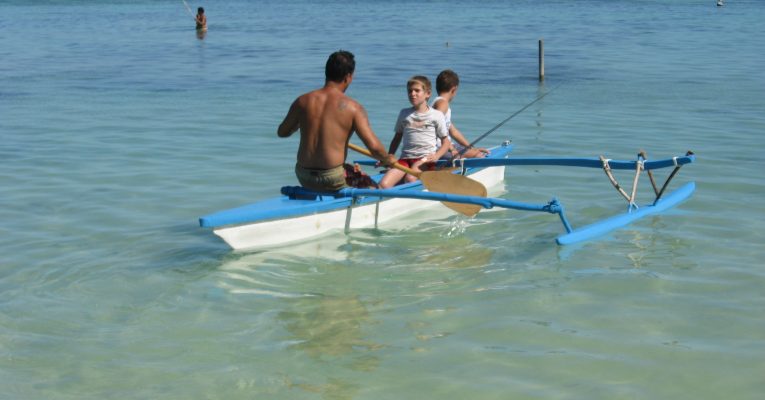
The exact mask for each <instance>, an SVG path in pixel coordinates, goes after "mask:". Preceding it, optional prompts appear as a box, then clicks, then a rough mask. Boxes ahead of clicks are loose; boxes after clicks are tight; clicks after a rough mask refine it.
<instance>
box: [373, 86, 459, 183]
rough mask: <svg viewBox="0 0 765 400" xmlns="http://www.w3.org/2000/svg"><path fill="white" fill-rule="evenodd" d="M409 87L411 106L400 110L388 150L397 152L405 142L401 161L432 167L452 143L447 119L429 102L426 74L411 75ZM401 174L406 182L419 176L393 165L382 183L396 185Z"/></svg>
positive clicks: (411, 164) (420, 167)
mask: <svg viewBox="0 0 765 400" xmlns="http://www.w3.org/2000/svg"><path fill="white" fill-rule="evenodd" d="M406 90H407V94H408V96H409V103H411V104H412V107H407V108H404V109H403V110H401V112H400V113H399V115H398V120H397V121H396V128H395V135H394V136H393V140H391V142H390V148H389V149H388V153H390V154H395V153H396V150H397V149H398V146H399V144H402V142H403V145H402V147H401V156H400V159H399V160H398V162H399V164H401V165H403V166H405V167H409V168H411V169H413V170H415V171H422V170H429V169H433V167H434V165H435V164H434V163H435V161H437V160H438V159H439V158H441V157H442V156H443V155H444V154H446V152H447V151H448V150H449V148H450V147H451V140H449V131H448V127H447V126H446V119H445V117H444V114H443V113H442V112H441V111H438V110H435V109H433V108H431V107H430V106H428V99H430V94H431V90H432V89H431V85H430V80H429V79H428V78H427V77H424V76H422V75H416V76H413V77H411V78H410V79H409V81H408V82H407V83H406ZM439 139H440V144H439ZM402 178H403V179H404V181H405V182H414V181H416V180H417V177H416V176H413V175H409V174H407V173H405V172H403V171H401V170H398V169H390V170H388V172H386V173H385V176H383V178H382V180H381V181H380V187H381V188H389V187H392V186H394V185H397V184H398V183H399V182H400V181H401V180H402Z"/></svg>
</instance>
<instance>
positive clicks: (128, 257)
mask: <svg viewBox="0 0 765 400" xmlns="http://www.w3.org/2000/svg"><path fill="white" fill-rule="evenodd" d="M219 3H224V2H211V3H209V4H193V3H191V4H190V5H191V6H192V8H195V7H197V6H199V5H202V6H204V7H205V8H206V10H207V15H208V20H209V32H208V33H207V35H206V36H205V37H203V38H198V37H197V35H196V33H195V31H194V29H193V26H194V25H193V20H192V19H191V17H190V16H189V15H188V14H187V13H186V10H185V8H184V6H183V3H182V2H181V1H140V2H126V1H116V0H113V1H92V0H81V1H8V0H6V1H3V2H2V3H0V42H2V45H1V46H0V82H1V83H2V84H0V254H2V256H0V388H2V393H3V395H2V396H0V397H3V398H9V399H41V398H45V399H83V398H99V399H104V398H114V399H128V398H130V399H146V398H151V399H176V398H210V399H238V398H243V399H244V398H247V399H249V398H268V399H415V398H417V399H506V398H544V399H554V398H585V399H593V398H603V399H615V398H618V399H657V398H665V399H666V398H693V399H720V398H736V399H755V398H760V396H761V393H763V391H765V380H763V376H765V313H764V312H763V310H765V294H764V293H765V292H764V291H763V287H765V268H764V267H763V266H762V258H763V256H765V251H763V244H765V229H764V228H765V202H763V194H765V180H764V179H763V178H762V171H763V167H765V162H764V161H763V156H762V154H761V150H762V149H763V145H764V144H765V139H763V132H765V96H764V95H763V93H765V91H763V89H765V69H763V65H765V55H763V54H764V53H763V51H762V49H763V45H765V25H763V23H762V21H763V20H765V2H762V1H759V0H749V1H733V0H731V1H728V2H727V4H726V5H725V6H724V7H716V6H715V5H714V1H712V0H704V1H692V0H677V1H671V2H669V1H658V0H654V1H652V0H647V1H626V0H614V1H594V0H590V1H531V0H529V1H514V2H512V3H510V2H500V1H482V2H469V1H464V2H456V1H441V2H418V3H416V4H414V3H410V2H385V3H378V2H372V1H357V2H309V1H295V2H277V1H266V2H247V1H229V2H225V4H219ZM540 38H544V41H545V52H546V57H545V67H546V79H545V82H544V83H543V84H540V83H539V82H538V80H537V77H536V75H537V58H536V57H537V41H538V40H539V39H540ZM340 48H343V49H348V50H351V51H353V52H354V53H355V54H356V57H357V73H356V78H355V80H354V83H353V85H352V86H351V88H350V90H349V94H350V95H351V96H353V97H355V98H357V99H358V100H359V101H361V102H362V103H363V104H364V105H365V106H366V108H367V110H368V111H369V114H370V119H371V121H372V125H373V128H374V129H375V130H376V131H377V133H378V135H379V136H380V137H381V138H382V140H383V141H384V142H386V143H387V142H388V141H389V140H390V138H391V136H392V132H391V131H392V126H393V123H394V122H395V117H396V115H397V113H398V110H399V109H400V108H402V107H404V106H406V105H407V101H406V97H405V93H404V82H405V81H406V79H407V78H408V77H409V76H410V75H413V74H427V75H429V76H430V77H431V78H432V77H434V76H435V75H436V74H437V73H438V71H439V70H441V69H443V68H452V69H454V70H456V71H457V72H458V73H459V74H460V76H461V78H462V86H461V88H460V93H459V95H458V97H457V99H456V100H455V101H454V103H453V105H452V106H453V110H454V116H453V118H454V122H455V123H456V124H457V125H458V126H459V127H460V129H461V130H462V131H463V132H464V133H466V134H467V135H468V137H473V138H474V137H477V136H478V135H480V134H481V133H483V132H485V131H487V130H489V129H490V128H492V127H493V126H494V125H495V124H497V123H498V122H499V121H501V120H503V119H505V118H506V117H507V116H509V115H510V114H512V113H513V112H515V111H516V110H518V109H520V108H522V107H523V106H524V105H526V104H527V103H529V102H530V101H532V100H533V99H534V98H536V97H537V96H538V95H540V94H541V93H544V92H545V91H547V90H552V89H554V91H553V92H552V93H550V94H549V95H548V96H546V97H545V98H544V99H543V100H541V101H540V102H538V103H535V104H534V105H533V106H531V107H530V108H529V109H528V110H526V111H525V112H524V113H522V114H520V115H518V116H517V117H515V118H514V119H512V120H511V121H510V122H508V123H507V124H506V125H505V126H503V127H502V128H501V129H499V130H498V131H496V132H494V133H492V134H491V135H490V136H489V137H488V138H487V139H485V140H484V142H483V144H485V145H494V144H497V143H499V142H501V141H502V140H512V141H513V144H514V145H515V146H516V150H515V154H516V155H519V156H537V155H550V156H582V157H597V156H598V155H600V154H604V155H606V156H607V157H609V158H614V159H617V158H620V159H632V158H634V157H635V154H636V152H637V151H638V150H640V149H644V150H646V151H647V153H648V155H649V158H664V157H670V156H673V155H679V154H683V153H684V152H685V151H686V150H689V149H690V150H693V151H694V152H695V153H696V154H697V157H698V158H697V163H694V164H692V165H689V166H686V167H684V168H683V169H682V171H681V172H680V174H679V176H678V177H677V178H675V181H674V183H673V187H678V186H679V185H680V184H682V183H684V182H688V181H696V182H697V185H698V189H697V192H696V194H695V195H694V197H692V198H691V199H690V200H689V201H687V202H686V203H684V204H682V205H681V206H679V207H678V208H676V209H673V210H672V211H670V212H668V213H666V214H662V215H660V216H656V217H651V218H648V219H646V220H643V221H640V222H638V223H636V224H634V225H632V226H630V227H628V228H627V229H623V230H620V231H617V232H614V233H612V234H610V235H608V236H606V237H604V238H602V239H600V240H597V241H593V242H589V243H585V244H582V245H577V246H573V247H558V246H556V245H555V244H554V238H555V237H556V236H557V235H558V234H560V233H561V232H562V227H561V226H560V223H559V222H558V221H557V219H556V218H555V217H553V216H549V215H541V214H530V213H521V212H516V211H489V212H483V213H481V214H479V215H478V216H477V217H476V218H475V219H472V220H465V219H463V218H460V217H457V216H454V215H451V214H449V213H446V212H442V211H433V212H432V213H428V214H427V215H425V216H423V217H422V218H419V217H418V218H417V219H414V220H412V221H408V222H404V221H402V222H400V223H393V224H390V225H386V226H382V227H381V229H379V230H360V231H355V232H352V233H351V234H350V235H348V236H344V235H341V234H339V233H338V234H337V235H334V236H332V237H327V238H323V239H320V240H316V241H312V242H309V243H305V244H303V245H300V246H292V247H289V248H284V249H274V250H271V251H262V252H250V253H236V252H231V251H230V250H229V249H228V248H227V247H226V245H225V244H224V243H222V242H221V241H220V240H219V239H218V238H217V237H215V236H214V235H212V233H211V232H209V231H206V230H204V229H201V228H199V227H198V226H197V217H199V216H201V215H204V214H207V213H210V212H212V211H217V210H220V209H224V208H230V207H234V206H238V205H242V204H246V203H249V202H253V201H256V200H258V199H264V198H267V197H270V196H274V195H275V194H276V193H277V191H278V188H279V187H280V186H282V185H285V184H295V178H294V176H293V173H292V166H293V164H294V153H295V150H296V147H297V140H296V139H295V138H291V139H287V140H285V139H279V138H277V137H276V134H275V131H276V126H277V125H278V124H279V122H280V121H281V118H282V117H283V115H284V113H285V112H286V111H287V108H288V107H289V104H290V102H291V101H292V99H294V97H295V96H297V95H298V94H300V93H302V92H304V91H307V90H310V89H312V88H315V87H317V86H319V85H320V84H321V83H322V82H323V70H322V68H323V64H324V61H325V59H326V57H327V55H328V54H329V53H330V52H332V51H334V50H337V49H340ZM662 175H663V174H662ZM618 177H619V178H620V180H621V181H622V183H623V184H625V186H629V183H628V182H630V180H631V174H629V173H627V174H622V175H618ZM642 183H643V185H641V189H640V190H641V192H640V193H641V194H644V195H647V192H648V191H650V188H649V187H648V186H645V185H644V184H645V182H642ZM505 189H506V191H507V192H506V193H505V194H504V195H503V196H504V197H505V198H509V199H514V200H521V201H530V202H546V201H547V200H549V199H550V198H551V197H552V196H557V197H558V198H559V199H560V200H561V201H562V202H563V204H564V205H566V207H567V210H568V212H569V214H570V218H571V219H572V223H573V224H574V225H575V226H581V225H583V224H586V223H588V222H590V221H593V220H595V219H598V218H602V217H605V216H607V215H610V214H613V213H616V212H620V211H622V210H623V209H624V208H623V207H624V202H623V200H622V199H621V198H620V197H619V195H618V194H617V193H616V191H614V190H613V188H611V186H610V184H609V183H608V181H607V180H606V178H605V176H604V175H603V174H602V172H600V171H598V170H576V171H571V170H568V169H560V168H553V167H544V168H541V167H534V168H531V167H523V168H515V169H512V170H509V171H508V172H507V176H506V188H505ZM641 199H644V200H643V201H647V200H645V199H647V197H641Z"/></svg>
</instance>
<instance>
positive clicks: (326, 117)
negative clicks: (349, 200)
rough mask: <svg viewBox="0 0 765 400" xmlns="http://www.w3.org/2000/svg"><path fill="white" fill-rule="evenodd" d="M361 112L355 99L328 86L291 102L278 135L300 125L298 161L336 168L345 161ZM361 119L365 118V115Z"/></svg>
mask: <svg viewBox="0 0 765 400" xmlns="http://www.w3.org/2000/svg"><path fill="white" fill-rule="evenodd" d="M359 113H364V114H366V112H365V111H364V109H363V107H361V105H360V104H358V103H357V102H356V101H355V100H353V99H351V98H350V97H348V96H346V95H345V94H344V93H343V92H342V91H340V90H338V88H335V87H332V86H325V87H323V88H321V89H317V90H314V91H312V92H309V93H306V94H304V95H302V96H300V97H298V98H297V99H296V100H295V102H294V103H292V107H290V111H289V113H288V114H287V117H286V118H285V120H284V123H282V125H280V126H279V136H282V137H285V136H289V134H288V133H287V132H290V133H291V132H294V129H295V128H298V127H299V128H300V147H299V149H298V153H297V162H298V164H299V165H300V166H302V167H304V168H311V169H329V168H334V167H337V166H339V165H342V164H343V162H344V161H345V157H346V144H347V143H348V139H349V138H350V136H351V134H352V133H353V131H354V129H353V128H354V121H355V120H356V119H357V118H356V115H357V114H359ZM358 119H366V116H364V118H358ZM294 122H297V126H295V125H293V123H294ZM285 124H286V125H285Z"/></svg>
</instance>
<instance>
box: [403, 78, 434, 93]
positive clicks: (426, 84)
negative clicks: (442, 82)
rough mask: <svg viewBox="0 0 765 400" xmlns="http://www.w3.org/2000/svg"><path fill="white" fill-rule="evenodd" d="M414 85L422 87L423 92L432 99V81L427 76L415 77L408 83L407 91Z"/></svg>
mask: <svg viewBox="0 0 765 400" xmlns="http://www.w3.org/2000/svg"><path fill="white" fill-rule="evenodd" d="M413 85H421V86H422V90H423V91H424V92H425V93H426V94H427V96H428V97H430V92H431V90H433V89H432V86H431V85H430V79H428V77H427V76H422V75H415V76H413V77H411V78H409V80H408V81H407V82H406V90H407V91H409V90H410V89H411V88H412V86H413Z"/></svg>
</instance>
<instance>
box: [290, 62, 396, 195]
mask: <svg viewBox="0 0 765 400" xmlns="http://www.w3.org/2000/svg"><path fill="white" fill-rule="evenodd" d="M355 68H356V61H355V60H354V58H353V54H352V53H351V52H348V51H344V50H340V51H336V52H334V53H332V54H331V55H330V56H329V58H328V59H327V63H326V65H325V67H324V76H325V80H324V87H323V88H320V89H316V90H314V91H311V92H308V93H305V94H303V95H301V96H300V97H298V98H297V99H295V101H294V102H293V103H292V105H291V106H290V109H289V111H288V112H287V115H286V116H285V117H284V121H282V123H281V124H280V125H279V129H278V130H277V135H278V136H279V137H289V136H291V135H292V134H293V133H294V132H295V131H297V130H298V129H299V130H300V145H299V147H298V152H297V163H296V164H295V175H296V176H297V178H298V181H299V182H300V184H301V185H302V186H303V187H306V188H308V189H311V190H316V191H336V190H340V189H342V188H344V187H347V186H355V187H369V186H376V185H375V184H374V182H373V181H372V180H371V178H369V177H366V178H365V175H359V174H360V171H359V170H358V168H356V169H354V168H353V167H352V166H350V165H346V164H345V159H346V156H347V152H348V141H349V140H350V138H351V135H352V134H353V132H356V134H357V135H358V136H359V138H360V139H361V141H362V142H364V144H365V145H366V146H367V148H368V149H369V150H370V151H371V153H372V156H373V157H374V158H375V159H377V160H379V161H380V162H382V163H383V164H384V165H393V164H394V163H395V162H396V158H395V157H394V156H393V155H392V154H388V153H387V152H386V151H385V147H384V146H383V145H382V143H380V139H378V138H377V135H375V133H374V131H372V127H371V126H370V125H369V117H368V116H367V111H366V110H365V109H364V107H362V105H361V104H359V103H358V102H357V101H356V100H354V99H352V98H350V97H348V96H346V95H345V91H346V89H348V86H349V85H350V84H351V81H353V73H354V69H355Z"/></svg>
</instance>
